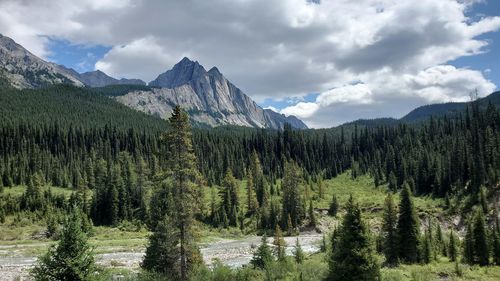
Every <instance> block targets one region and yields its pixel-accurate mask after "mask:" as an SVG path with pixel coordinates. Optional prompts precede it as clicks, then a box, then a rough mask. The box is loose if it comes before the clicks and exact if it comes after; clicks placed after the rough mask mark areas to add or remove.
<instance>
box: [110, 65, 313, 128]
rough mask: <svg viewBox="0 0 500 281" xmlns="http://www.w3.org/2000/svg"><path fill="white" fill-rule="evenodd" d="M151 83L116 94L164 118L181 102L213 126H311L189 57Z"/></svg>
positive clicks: (128, 103) (119, 98) (192, 116)
mask: <svg viewBox="0 0 500 281" xmlns="http://www.w3.org/2000/svg"><path fill="white" fill-rule="evenodd" d="M148 85H149V86H150V87H152V88H151V89H150V90H148V91H133V92H130V93H127V94H125V95H121V96H118V97H116V98H117V100H118V101H120V102H122V103H124V104H126V105H128V106H130V107H132V108H135V109H137V110H140V111H144V112H147V113H149V114H153V115H157V116H160V117H162V118H166V117H168V116H169V114H170V112H171V111H172V108H173V106H174V105H180V106H182V107H183V108H184V109H186V110H187V111H188V112H189V113H190V116H191V118H193V119H194V120H195V121H197V122H201V123H205V124H207V125H209V126H212V127H214V126H220V125H240V126H247V127H257V128H271V129H279V128H282V127H283V126H284V124H285V123H289V124H290V125H291V126H292V127H294V128H298V129H305V128H307V125H305V124H304V123H303V122H302V121H301V120H299V119H298V118H296V117H294V116H288V117H287V116H285V115H283V114H280V113H276V112H274V111H271V110H265V109H263V108H262V107H260V106H259V105H257V103H255V102H254V101H253V100H252V99H251V98H250V97H249V96H247V95H246V94H245V93H244V92H243V91H241V90H240V89H239V88H238V87H236V86H235V85H234V84H232V83H231V82H230V81H229V80H227V79H226V78H225V77H224V75H223V74H222V73H221V72H220V71H219V69H218V68H217V67H212V68H211V69H210V70H209V71H207V70H206V69H205V68H204V67H203V66H202V65H200V64H199V63H198V62H197V61H192V60H190V59H189V58H187V57H184V58H183V59H182V60H180V61H179V62H178V63H177V64H175V65H174V66H173V67H172V69H170V70H167V71H166V72H164V73H161V74H160V75H158V77H157V78H156V79H154V80H152V81H151V82H149V84H148Z"/></svg>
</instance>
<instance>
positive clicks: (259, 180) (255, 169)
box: [249, 150, 265, 206]
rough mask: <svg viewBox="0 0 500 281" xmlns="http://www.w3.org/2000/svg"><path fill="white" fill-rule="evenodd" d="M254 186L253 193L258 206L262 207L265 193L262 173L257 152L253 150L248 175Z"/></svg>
mask: <svg viewBox="0 0 500 281" xmlns="http://www.w3.org/2000/svg"><path fill="white" fill-rule="evenodd" d="M249 177H252V181H253V184H254V191H255V194H256V196H257V203H258V205H259V206H262V205H263V200H264V199H263V197H264V192H265V182H264V173H263V171H262V166H261V163H260V160H259V156H258V155H257V152H256V151H255V150H254V151H253V152H252V155H251V157H250V175H249Z"/></svg>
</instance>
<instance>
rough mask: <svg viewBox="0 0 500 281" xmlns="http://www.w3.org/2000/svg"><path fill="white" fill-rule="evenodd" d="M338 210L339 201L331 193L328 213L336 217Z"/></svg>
mask: <svg viewBox="0 0 500 281" xmlns="http://www.w3.org/2000/svg"><path fill="white" fill-rule="evenodd" d="M338 211H339V202H338V200H337V196H336V195H335V194H333V197H332V201H331V202H330V207H329V208H328V214H329V215H330V216H333V217H336V216H337V213H338Z"/></svg>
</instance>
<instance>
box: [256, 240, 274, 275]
mask: <svg viewBox="0 0 500 281" xmlns="http://www.w3.org/2000/svg"><path fill="white" fill-rule="evenodd" d="M273 261H274V258H273V253H272V252H271V248H270V247H269V245H268V244H267V237H266V236H265V235H264V236H262V241H261V243H260V246H259V247H258V248H257V250H256V251H255V253H254V254H253V258H252V260H251V261H250V263H251V264H252V265H253V266H255V267H257V268H261V269H264V268H266V267H268V266H269V265H270V264H271V263H272V262H273Z"/></svg>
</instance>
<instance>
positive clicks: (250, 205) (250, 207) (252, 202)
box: [246, 169, 259, 215]
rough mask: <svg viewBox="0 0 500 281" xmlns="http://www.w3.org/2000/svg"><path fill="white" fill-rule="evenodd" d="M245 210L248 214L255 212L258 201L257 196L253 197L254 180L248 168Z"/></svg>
mask: <svg viewBox="0 0 500 281" xmlns="http://www.w3.org/2000/svg"><path fill="white" fill-rule="evenodd" d="M246 174H247V212H248V214H250V215H253V214H255V212H256V211H257V209H258V208H259V206H258V205H259V203H258V202H257V198H255V189H254V181H253V175H252V174H251V173H250V170H249V169H248V170H247V173H246Z"/></svg>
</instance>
